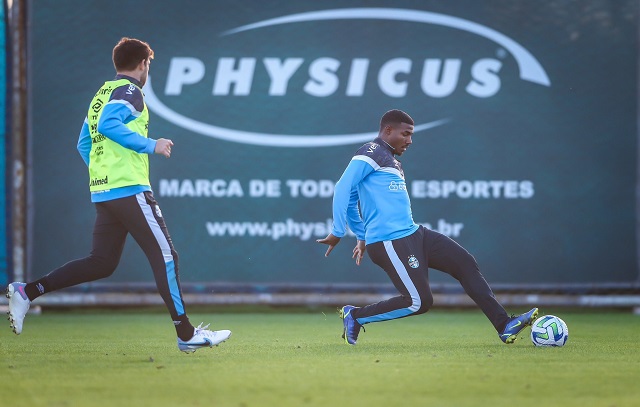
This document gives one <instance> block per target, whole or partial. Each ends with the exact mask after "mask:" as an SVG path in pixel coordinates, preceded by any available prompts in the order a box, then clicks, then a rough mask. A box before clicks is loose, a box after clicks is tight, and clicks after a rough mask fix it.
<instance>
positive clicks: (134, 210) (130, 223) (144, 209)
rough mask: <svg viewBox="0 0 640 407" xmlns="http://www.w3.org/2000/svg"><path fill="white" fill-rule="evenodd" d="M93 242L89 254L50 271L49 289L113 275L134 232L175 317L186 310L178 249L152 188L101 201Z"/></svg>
mask: <svg viewBox="0 0 640 407" xmlns="http://www.w3.org/2000/svg"><path fill="white" fill-rule="evenodd" d="M95 205H96V221H95V224H94V227H93V243H92V248H91V253H90V254H89V256H88V257H85V258H82V259H78V260H73V261H71V262H69V263H67V264H65V265H63V266H62V267H59V268H57V269H55V270H53V271H52V272H51V273H49V274H48V275H47V276H46V277H45V280H46V283H47V287H48V291H55V290H59V289H62V288H65V287H71V286H74V285H77V284H81V283H86V282H89V281H94V280H98V279H101V278H105V277H109V276H110V275H111V274H113V272H114V271H115V269H116V267H117V266H118V263H119V262H120V257H121V255H122V250H123V249H124V243H125V240H126V238H127V235H128V234H131V236H133V238H134V239H135V241H136V243H138V245H139V246H140V248H142V250H143V251H144V253H145V255H146V256H147V259H148V260H149V263H150V265H151V269H152V270H153V275H154V278H155V281H156V286H157V287H158V291H159V292H160V296H161V297H162V299H163V300H164V302H165V304H166V306H167V308H168V309H169V313H170V314H171V317H172V318H173V320H174V321H175V320H177V319H178V317H179V316H181V315H184V314H185V308H184V301H183V298H182V290H181V288H180V279H179V275H178V253H176V251H175V250H174V248H173V243H172V242H171V237H170V236H169V232H168V230H167V227H166V225H165V222H164V218H163V217H162V213H161V212H160V207H159V206H158V203H157V202H156V200H155V198H154V197H153V194H152V193H151V192H141V193H139V194H137V195H133V196H129V197H125V198H120V199H114V200H112V201H106V202H98V203H96V204H95Z"/></svg>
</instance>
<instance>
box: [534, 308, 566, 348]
mask: <svg viewBox="0 0 640 407" xmlns="http://www.w3.org/2000/svg"><path fill="white" fill-rule="evenodd" d="M567 339H569V328H567V324H565V323H564V321H563V320H561V319H560V318H558V317H556V316H555V315H545V316H542V317H540V318H538V319H536V321H535V322H534V323H533V324H531V342H533V344H534V345H536V346H564V344H565V343H567Z"/></svg>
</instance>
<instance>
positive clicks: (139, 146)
mask: <svg viewBox="0 0 640 407" xmlns="http://www.w3.org/2000/svg"><path fill="white" fill-rule="evenodd" d="M123 78H124V79H127V80H129V81H131V82H132V83H134V84H135V85H137V87H136V88H135V89H133V91H132V90H131V89H130V88H129V85H128V84H125V85H122V86H120V87H119V88H116V89H114V91H113V92H112V93H111V97H110V99H109V102H108V103H107V104H106V105H105V106H104V108H103V110H102V114H101V115H100V120H99V121H98V129H97V130H98V133H100V134H102V135H104V136H105V137H107V138H109V139H111V140H113V141H115V142H116V143H118V144H120V145H121V146H123V147H125V148H128V149H130V150H133V151H135V152H137V153H140V154H153V153H154V151H155V148H156V140H153V139H150V138H146V137H144V136H142V135H140V134H138V133H136V132H135V131H133V130H131V129H129V128H128V127H127V126H125V124H127V123H129V122H130V121H132V120H134V119H136V118H137V117H139V116H140V114H142V111H143V110H144V95H143V94H142V91H141V90H140V89H139V87H141V84H140V81H138V80H136V79H134V78H132V77H129V76H125V75H116V78H115V80H118V79H123ZM78 152H79V153H80V156H81V157H82V159H83V160H84V162H85V164H87V167H88V166H89V159H90V157H89V153H90V152H91V135H90V133H89V122H88V120H87V118H86V117H85V119H84V123H83V125H82V129H81V130H80V136H79V137H78ZM150 190H151V188H150V187H149V186H147V185H132V186H127V187H122V188H114V189H110V190H106V191H99V192H92V193H91V202H104V201H110V200H113V199H118V198H124V197H127V196H132V195H136V194H138V193H140V192H143V191H150Z"/></svg>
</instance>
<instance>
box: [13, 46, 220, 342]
mask: <svg viewBox="0 0 640 407" xmlns="http://www.w3.org/2000/svg"><path fill="white" fill-rule="evenodd" d="M152 59H153V50H152V49H151V48H150V47H149V44H147V43H146V42H143V41H140V40H137V39H132V38H122V39H121V40H120V41H119V42H118V44H116V46H115V47H114V49H113V65H114V67H115V70H116V77H115V79H114V80H111V81H107V82H105V84H104V85H103V86H102V87H101V88H100V89H99V90H98V92H97V93H96V94H95V96H94V97H93V100H92V101H91V103H90V104H89V110H88V113H87V117H86V118H85V121H84V124H83V126H82V130H81V132H80V137H79V140H78V151H79V152H80V155H81V156H82V158H83V159H84V161H85V163H86V164H87V166H88V168H89V189H90V191H91V201H92V202H93V203H95V208H96V220H95V224H94V227H93V243H92V249H91V253H90V254H89V256H88V257H85V258H82V259H78V260H74V261H71V262H69V263H67V264H65V265H63V266H61V267H59V268H57V269H55V270H53V271H51V272H50V273H49V274H47V275H46V276H44V277H42V278H40V279H38V280H36V281H33V282H31V283H28V284H25V283H18V282H15V283H11V284H9V286H8V287H7V294H6V295H7V298H9V312H8V314H9V321H10V323H11V328H12V329H13V332H15V333H16V334H18V335H19V334H20V333H21V332H22V325H23V322H24V318H25V316H26V314H27V311H28V310H29V307H30V305H31V302H32V301H33V300H35V299H36V298H38V297H39V296H41V295H43V294H46V293H49V292H52V291H56V290H60V289H62V288H65V287H70V286H74V285H78V284H82V283H86V282H89V281H94V280H98V279H101V278H105V277H108V276H110V275H111V274H112V273H113V272H114V271H115V269H116V267H117V266H118V263H119V262H120V256H121V255H122V250H123V248H124V243H125V239H126V237H127V235H128V234H131V236H133V238H134V239H135V240H136V242H137V243H138V245H139V246H140V248H142V250H143V251H144V253H145V254H146V256H147V258H148V260H149V263H150V265H151V268H152V270H153V275H154V278H155V281H156V286H157V287H158V291H159V292H160V296H161V297H162V299H163V300H164V303H165V304H166V306H167V309H168V310H169V314H170V315H171V318H172V319H173V324H174V325H175V329H176V333H177V336H178V339H177V341H178V349H179V350H181V351H183V352H187V353H190V352H195V351H196V350H197V349H200V348H202V347H212V346H214V345H217V344H219V343H220V342H223V341H225V340H227V339H228V338H229V337H230V336H231V331H228V330H220V331H211V330H209V329H207V328H208V326H209V325H207V326H204V327H203V326H202V324H200V325H198V326H197V327H194V326H193V325H191V323H190V322H189V318H188V317H187V313H186V309H185V304H184V300H183V296H182V290H181V288H180V278H179V273H178V254H177V253H176V251H175V250H174V247H173V242H172V241H171V237H170V236H169V231H168V230H167V226H166V224H165V221H164V218H163V216H162V212H161V211H160V207H159V206H158V203H157V202H156V200H155V198H154V197H153V193H152V191H151V186H150V183H149V158H148V156H149V154H154V153H155V154H161V155H163V156H165V157H166V158H169V157H170V156H171V148H172V147H173V142H172V141H171V140H169V139H164V138H160V139H158V140H153V139H150V138H148V137H147V129H148V125H149V112H148V110H147V106H146V105H145V103H144V95H143V93H142V89H141V88H142V87H143V86H144V84H145V82H146V80H147V77H148V74H149V66H150V64H151V60H152Z"/></svg>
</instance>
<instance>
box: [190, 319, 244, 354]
mask: <svg viewBox="0 0 640 407" xmlns="http://www.w3.org/2000/svg"><path fill="white" fill-rule="evenodd" d="M208 327H209V325H206V326H202V324H200V325H198V326H197V327H196V328H195V331H194V333H193V337H192V338H191V339H189V340H188V341H183V340H182V339H180V337H178V349H180V350H181V351H182V352H185V353H193V352H195V351H197V350H198V349H200V348H212V347H214V346H218V345H219V344H221V343H222V342H224V341H226V340H227V339H229V337H231V331H229V330H227V329H222V330H220V331H211V330H209V329H207V328H208Z"/></svg>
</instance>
